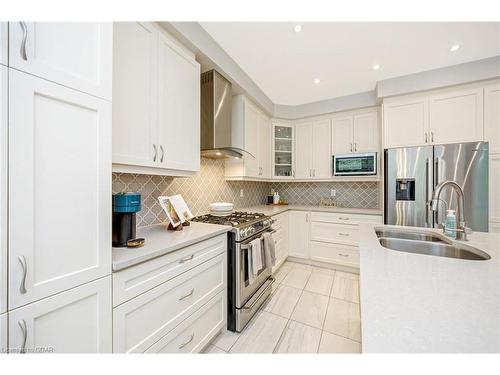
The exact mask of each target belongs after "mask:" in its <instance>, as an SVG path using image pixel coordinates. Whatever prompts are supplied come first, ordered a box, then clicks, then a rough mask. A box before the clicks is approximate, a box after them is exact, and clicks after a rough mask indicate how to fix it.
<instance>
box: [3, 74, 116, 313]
mask: <svg viewBox="0 0 500 375" xmlns="http://www.w3.org/2000/svg"><path fill="white" fill-rule="evenodd" d="M110 145H111V103H109V102H107V101H105V100H102V99H98V98H96V97H94V96H90V95H87V94H83V93H81V92H78V91H75V90H72V89H68V88H66V87H63V86H60V85H56V84H54V83H51V82H48V81H46V80H43V79H40V78H37V77H34V76H31V75H28V74H25V73H22V72H19V71H16V70H13V69H12V70H10V90H9V146H10V147H9V154H10V158H9V174H10V175H9V218H10V220H9V251H10V253H9V308H15V307H18V306H21V305H24V304H27V303H30V302H33V301H35V300H38V299H41V298H44V297H47V296H49V295H52V294H55V293H58V292H61V291H63V290H66V289H69V288H72V287H75V286H77V285H80V284H83V283H85V282H88V281H91V280H94V279H97V278H99V277H102V276H105V275H107V274H110V273H111V149H110Z"/></svg>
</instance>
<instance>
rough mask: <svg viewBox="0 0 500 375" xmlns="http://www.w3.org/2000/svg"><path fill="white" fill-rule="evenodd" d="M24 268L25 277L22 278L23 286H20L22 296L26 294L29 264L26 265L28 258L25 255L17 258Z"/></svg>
mask: <svg viewBox="0 0 500 375" xmlns="http://www.w3.org/2000/svg"><path fill="white" fill-rule="evenodd" d="M17 259H19V262H20V263H21V267H22V268H23V277H22V278H21V285H19V292H20V293H21V294H26V274H27V273H28V264H27V263H26V258H25V257H24V256H23V255H19V256H18V257H17Z"/></svg>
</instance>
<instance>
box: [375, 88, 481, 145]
mask: <svg viewBox="0 0 500 375" xmlns="http://www.w3.org/2000/svg"><path fill="white" fill-rule="evenodd" d="M483 102H484V101H483V88H482V87H480V86H478V85H477V84H474V85H466V86H462V87H461V88H453V89H443V90H436V91H433V92H431V93H424V94H418V95H407V96H402V97H394V98H388V99H385V100H384V105H383V108H384V148H394V147H407V146H421V145H430V144H446V143H460V142H473V141H481V140H483Z"/></svg>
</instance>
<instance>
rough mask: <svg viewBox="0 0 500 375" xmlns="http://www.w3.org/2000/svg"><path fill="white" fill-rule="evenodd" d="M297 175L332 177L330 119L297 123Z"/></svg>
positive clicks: (302, 177) (307, 177) (299, 176)
mask: <svg viewBox="0 0 500 375" xmlns="http://www.w3.org/2000/svg"><path fill="white" fill-rule="evenodd" d="M295 134H296V140H295V155H296V162H295V177H296V178H298V179H309V178H313V179H314V178H321V179H324V178H330V177H331V176H332V169H331V144H330V139H331V122H330V119H320V120H315V121H306V122H300V123H297V124H295Z"/></svg>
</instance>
